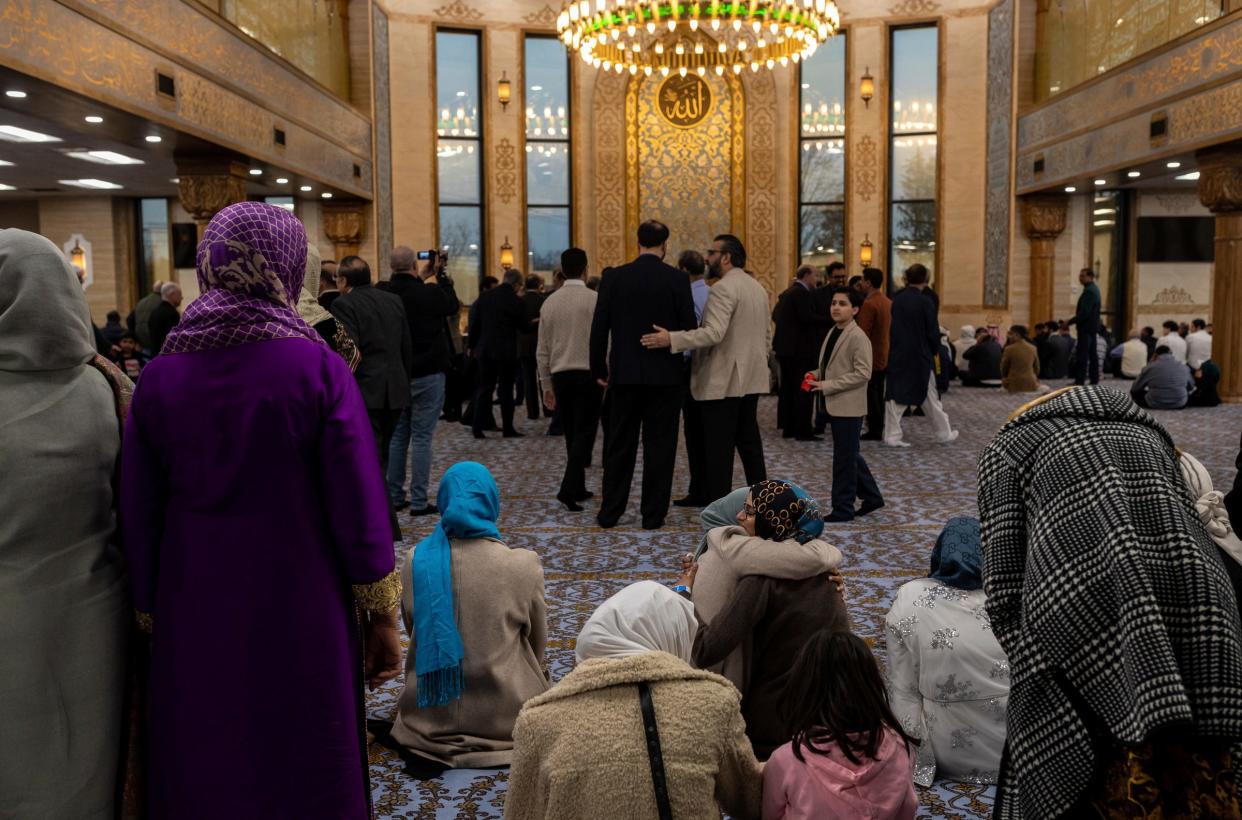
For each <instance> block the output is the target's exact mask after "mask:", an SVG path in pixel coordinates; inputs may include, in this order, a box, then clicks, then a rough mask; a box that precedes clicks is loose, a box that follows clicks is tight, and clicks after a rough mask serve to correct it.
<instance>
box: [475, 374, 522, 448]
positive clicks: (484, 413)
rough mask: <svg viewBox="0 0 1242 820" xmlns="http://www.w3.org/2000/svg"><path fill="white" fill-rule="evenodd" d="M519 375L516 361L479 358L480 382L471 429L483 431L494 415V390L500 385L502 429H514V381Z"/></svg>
mask: <svg viewBox="0 0 1242 820" xmlns="http://www.w3.org/2000/svg"><path fill="white" fill-rule="evenodd" d="M516 376H517V362H516V361H502V360H499V359H479V382H478V386H477V387H476V388H475V390H474V418H473V420H472V422H471V429H472V430H473V431H474V432H476V433H481V432H483V425H484V424H485V420H486V419H490V418H491V417H492V392H493V391H495V390H496V388H497V386H499V387H500V429H502V430H505V431H506V432H507V431H510V430H512V429H513V381H514V379H515V378H516Z"/></svg>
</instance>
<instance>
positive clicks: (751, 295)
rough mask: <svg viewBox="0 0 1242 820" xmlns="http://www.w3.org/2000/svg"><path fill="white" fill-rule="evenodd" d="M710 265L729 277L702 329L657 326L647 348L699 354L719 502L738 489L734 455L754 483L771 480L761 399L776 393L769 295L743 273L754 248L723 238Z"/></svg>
mask: <svg viewBox="0 0 1242 820" xmlns="http://www.w3.org/2000/svg"><path fill="white" fill-rule="evenodd" d="M706 256H707V264H708V267H709V268H710V269H711V271H712V273H713V274H715V275H718V276H721V279H720V281H719V282H717V283H716V284H715V285H714V286H713V287H712V289H711V291H710V292H709V293H708V294H707V304H706V306H704V308H703V322H702V326H701V327H699V328H697V329H695V330H680V331H673V332H669V331H667V330H665V329H664V328H662V327H660V326H659V325H655V326H654V328H655V332H653V333H648V334H647V335H645V336H643V337H642V343H643V346H644V347H646V348H649V349H651V348H663V347H667V348H671V350H672V352H673V353H674V354H679V353H682V352H683V351H686V350H693V351H694V360H693V362H692V364H691V371H690V393H691V395H693V396H694V399H695V401H697V402H700V404H701V407H702V413H703V437H704V439H705V440H706V442H707V448H706V450H707V452H706V457H705V459H704V466H705V468H706V481H705V483H706V485H707V486H706V488H705V489H706V492H707V497H708V498H710V499H711V500H713V501H714V500H716V499H717V498H723V497H724V496H726V495H728V494H729V491H730V490H732V489H733V451H734V449H736V450H737V452H738V455H739V456H741V458H742V468H743V469H744V470H745V471H746V483H747V484H750V485H754V484H755V483H756V482H759V481H762V480H763V479H765V478H767V468H766V467H765V466H764V460H763V438H762V437H761V436H760V434H759V421H758V418H757V412H758V408H759V396H761V395H763V394H764V393H767V392H768V387H769V374H768V335H769V325H768V293H767V291H766V290H764V288H763V285H760V284H759V283H758V282H756V281H755V280H754V278H753V277H752V276H751V275H750V274H748V273H747V272H746V271H745V270H743V268H744V267H745V266H746V249H745V248H744V247H743V246H742V243H741V240H739V239H738V238H737V237H736V236H733V235H732V234H720V235H719V236H717V237H716V239H715V240H714V241H713V242H712V246H711V247H710V248H709V249H708V250H707V254H706Z"/></svg>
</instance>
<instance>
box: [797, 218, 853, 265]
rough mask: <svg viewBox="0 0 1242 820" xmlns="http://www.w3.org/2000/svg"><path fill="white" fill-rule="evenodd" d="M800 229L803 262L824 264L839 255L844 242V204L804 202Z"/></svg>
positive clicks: (839, 256) (800, 247) (837, 257)
mask: <svg viewBox="0 0 1242 820" xmlns="http://www.w3.org/2000/svg"><path fill="white" fill-rule="evenodd" d="M800 223H801V224H800V229H799V232H798V236H799V240H798V245H799V250H800V254H801V257H802V261H803V262H810V263H812V264H815V265H825V264H827V263H828V262H831V261H832V260H834V259H840V258H841V253H842V249H843V248H844V245H845V206H843V205H803V206H802V213H801V219H800Z"/></svg>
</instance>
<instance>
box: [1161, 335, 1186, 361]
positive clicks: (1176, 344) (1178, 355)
mask: <svg viewBox="0 0 1242 820" xmlns="http://www.w3.org/2000/svg"><path fill="white" fill-rule="evenodd" d="M1160 345H1164V346H1165V347H1167V348H1168V349H1169V353H1171V354H1173V358H1174V359H1176V360H1177V361H1179V362H1181V363H1182V364H1186V340H1185V339H1183V338H1182V337H1181V336H1180V335H1179V334H1177V333H1166V334H1164V335H1163V336H1161V337H1160V338H1159V339H1157V340H1156V347H1160Z"/></svg>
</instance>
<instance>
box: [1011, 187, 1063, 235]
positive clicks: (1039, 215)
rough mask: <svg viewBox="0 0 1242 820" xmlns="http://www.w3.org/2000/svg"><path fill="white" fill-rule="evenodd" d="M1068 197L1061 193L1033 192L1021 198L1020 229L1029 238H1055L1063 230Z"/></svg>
mask: <svg viewBox="0 0 1242 820" xmlns="http://www.w3.org/2000/svg"><path fill="white" fill-rule="evenodd" d="M1068 210H1069V198H1068V197H1066V196H1064V195H1062V194H1033V195H1031V196H1027V197H1023V199H1022V229H1023V230H1024V231H1025V232H1026V235H1027V238H1029V239H1056V238H1057V237H1058V236H1060V235H1061V232H1062V231H1064V230H1065V216H1066V213H1067V212H1068Z"/></svg>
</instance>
